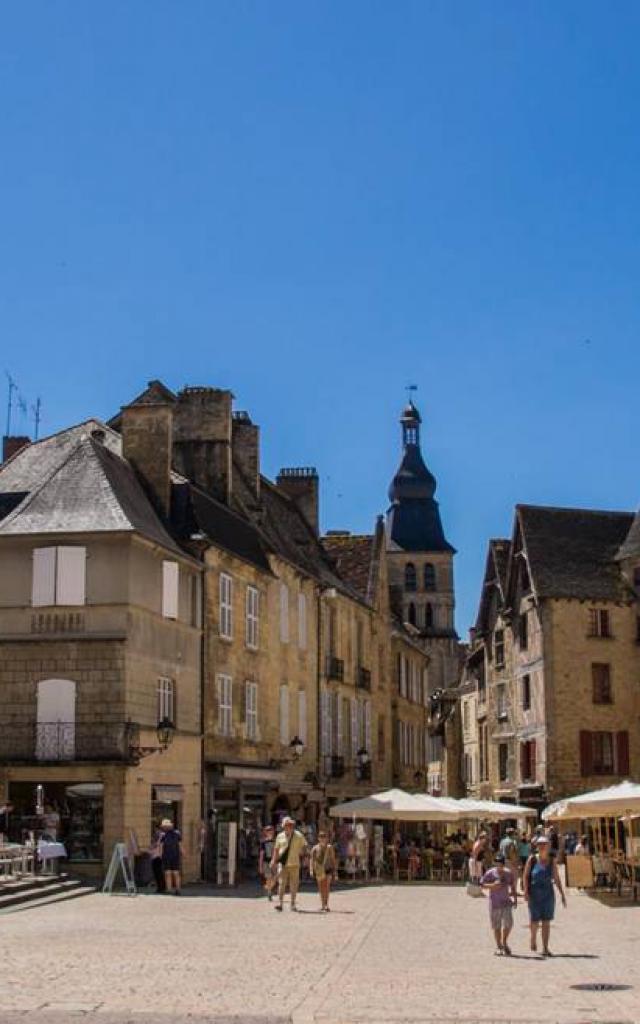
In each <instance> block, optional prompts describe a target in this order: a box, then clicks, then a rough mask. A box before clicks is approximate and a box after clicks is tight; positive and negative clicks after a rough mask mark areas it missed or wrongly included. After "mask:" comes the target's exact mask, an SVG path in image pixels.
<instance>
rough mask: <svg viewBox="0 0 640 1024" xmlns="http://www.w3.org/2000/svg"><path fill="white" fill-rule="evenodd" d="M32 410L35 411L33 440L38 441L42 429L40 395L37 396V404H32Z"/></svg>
mask: <svg viewBox="0 0 640 1024" xmlns="http://www.w3.org/2000/svg"><path fill="white" fill-rule="evenodd" d="M31 412H32V413H33V440H34V441H37V440H38V432H39V430H40V418H41V416H42V399H41V398H40V396H38V398H36V404H35V405H32V406H31Z"/></svg>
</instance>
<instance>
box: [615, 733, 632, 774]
mask: <svg viewBox="0 0 640 1024" xmlns="http://www.w3.org/2000/svg"><path fill="white" fill-rule="evenodd" d="M616 759H617V765H616V770H617V774H618V775H628V774H629V733H628V732H618V733H616Z"/></svg>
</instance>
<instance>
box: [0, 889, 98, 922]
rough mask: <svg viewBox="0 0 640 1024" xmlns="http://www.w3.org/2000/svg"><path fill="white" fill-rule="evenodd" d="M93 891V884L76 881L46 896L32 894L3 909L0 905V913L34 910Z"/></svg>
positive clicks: (87, 894) (89, 894) (90, 893)
mask: <svg viewBox="0 0 640 1024" xmlns="http://www.w3.org/2000/svg"><path fill="white" fill-rule="evenodd" d="M95 892H96V890H95V889H94V888H93V886H90V885H83V884H82V882H78V884H77V885H75V886H73V887H72V888H70V889H69V888H65V889H63V890H62V891H61V892H53V893H51V894H50V895H47V896H44V895H43V896H34V897H33V899H30V900H27V901H25V902H23V903H18V904H16V905H14V906H11V907H6V908H5V909H3V908H2V907H0V915H6V914H19V913H21V912H22V911H23V910H35V909H37V908H38V907H47V906H49V904H52V903H66V902H67V901H68V900H77V899H80V897H82V896H92V895H93V894H94V893H95Z"/></svg>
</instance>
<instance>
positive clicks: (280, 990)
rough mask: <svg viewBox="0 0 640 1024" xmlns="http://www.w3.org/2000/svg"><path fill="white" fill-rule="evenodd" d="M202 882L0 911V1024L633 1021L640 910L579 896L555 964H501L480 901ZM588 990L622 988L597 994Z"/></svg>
mask: <svg viewBox="0 0 640 1024" xmlns="http://www.w3.org/2000/svg"><path fill="white" fill-rule="evenodd" d="M317 906H318V902H317V897H316V896H315V894H312V893H311V891H306V892H303V893H302V894H301V897H300V910H301V912H300V913H298V914H292V913H291V912H290V910H289V908H288V906H287V907H286V908H285V912H284V913H283V914H276V913H274V911H273V909H272V908H271V907H270V906H269V904H268V903H267V902H266V901H265V900H264V899H255V898H251V896H250V895H233V896H220V895H213V894H212V893H211V892H207V891H206V890H204V889H194V890H192V892H191V894H189V895H187V896H185V897H183V898H182V899H181V900H178V899H175V898H174V897H158V896H138V897H136V898H128V897H125V896H113V897H108V896H102V895H98V894H96V895H93V896H89V897H86V898H84V899H80V900H76V901H73V902H68V903H64V904H60V905H58V906H49V907H43V908H40V909H31V910H25V911H22V912H19V913H13V914H5V915H3V916H1V917H0V949H1V957H0V964H1V965H2V966H1V968H0V983H1V991H2V1012H1V1013H0V1020H1V1022H2V1024H17V1022H18V1021H20V1024H25V1021H27V1020H28V1021H29V1022H31V1024H33V1022H34V1021H35V1022H36V1024H37V1022H39V1021H42V1024H44V1022H45V1021H46V1022H47V1024H71V1022H74V1024H77V1022H78V1021H79V1020H84V1021H86V1022H89V1024H130V1022H131V1024H133V1022H135V1024H151V1022H155V1024H168V1022H169V1021H171V1022H172V1024H186V1022H187V1021H189V1022H192V1024H204V1022H211V1024H213V1022H216V1024H223V1022H225V1021H230V1020H232V1021H235V1022H237V1024H240V1022H243V1024H280V1022H282V1024H284V1022H291V1024H312V1022H314V1024H350V1022H370V1024H371V1022H375V1024H382V1022H396V1021H397V1022H399V1021H408V1022H413V1024H417V1022H419V1021H425V1022H430V1024H435V1022H437V1021H442V1022H450V1021H461V1022H462V1021H463V1022H467V1024H468V1022H471V1021H481V1022H483V1024H484V1022H489V1021H496V1022H501V1024H505V1022H508V1021H513V1022H518V1024H525V1022H560V1024H579V1022H611V1024H613V1022H616V1024H617V1022H638V1021H640V966H639V963H640V907H629V906H624V907H609V906H603V905H602V904H601V903H599V902H597V901H595V900H592V899H590V898H589V897H588V896H586V895H582V894H579V893H576V892H575V891H571V892H570V894H569V907H568V910H567V911H566V912H564V911H562V908H559V910H558V916H557V919H556V922H555V924H554V929H553V934H552V949H553V950H554V952H555V953H556V956H555V957H554V959H552V960H542V959H541V958H537V957H535V956H533V955H532V954H531V953H530V952H529V950H528V932H527V930H526V920H527V917H526V908H525V906H524V904H521V905H520V906H519V908H518V911H517V914H516V927H515V929H514V933H513V936H512V939H513V942H512V947H513V951H514V954H515V955H514V957H513V958H512V959H507V958H504V957H500V958H498V957H494V955H493V943H492V937H491V935H490V931H489V925H488V911H487V906H486V900H472V899H469V898H468V897H467V895H466V893H465V891H464V889H463V888H459V887H449V886H426V885H416V886H408V885H401V886H395V887H394V886H387V885H381V886H375V885H372V886H370V887H367V888H355V889H346V890H342V891H340V892H336V893H334V894H333V899H332V913H331V914H329V915H322V914H320V913H317V912H316V910H317ZM591 982H595V983H604V984H613V985H621V986H629V987H628V988H621V989H620V990H613V991H600V992H590V991H581V990H577V989H575V988H574V987H573V986H575V985H580V984H588V983H591Z"/></svg>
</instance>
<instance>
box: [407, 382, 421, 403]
mask: <svg viewBox="0 0 640 1024" xmlns="http://www.w3.org/2000/svg"><path fill="white" fill-rule="evenodd" d="M417 390H418V385H417V384H407V386H406V387H405V391H406V392H407V394H408V396H409V401H410V402H412V401H413V392H414V391H417Z"/></svg>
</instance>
